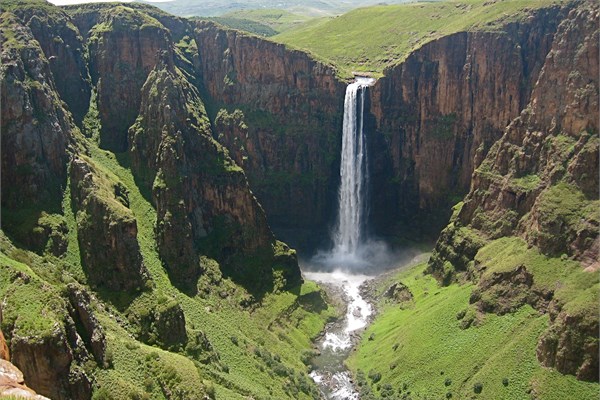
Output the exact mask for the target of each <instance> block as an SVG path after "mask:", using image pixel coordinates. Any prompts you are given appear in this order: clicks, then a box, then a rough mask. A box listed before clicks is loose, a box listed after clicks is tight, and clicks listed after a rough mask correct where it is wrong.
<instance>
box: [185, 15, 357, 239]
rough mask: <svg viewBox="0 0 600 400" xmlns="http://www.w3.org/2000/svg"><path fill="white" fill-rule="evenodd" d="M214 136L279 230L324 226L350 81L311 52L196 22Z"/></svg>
mask: <svg viewBox="0 0 600 400" xmlns="http://www.w3.org/2000/svg"><path fill="white" fill-rule="evenodd" d="M194 38H195V41H196V44H197V47H198V54H199V71H200V73H201V76H202V84H203V87H204V89H205V90H206V92H207V93H208V94H209V96H210V99H211V102H212V104H211V107H212V112H213V113H214V118H215V134H216V135H217V138H218V140H219V141H220V142H221V143H223V144H224V145H225V146H226V147H227V148H228V149H229V151H230V154H231V156H232V157H233V158H234V159H235V161H236V163H237V164H238V165H240V166H241V167H242V168H243V169H244V171H245V172H246V174H247V175H248V180H249V182H250V185H251V187H252V190H253V191H254V193H256V196H257V198H258V199H259V201H260V202H261V204H262V205H263V207H264V208H265V210H266V213H267V216H268V218H269V220H270V222H271V224H272V225H273V226H274V227H275V228H276V229H278V230H279V229H280V228H282V229H285V228H293V229H296V230H300V229H310V230H312V231H313V232H314V230H315V229H323V228H324V226H326V224H327V223H328V222H331V221H330V220H331V215H332V214H333V212H332V210H333V207H334V204H333V203H334V200H335V188H336V187H337V182H338V180H339V178H338V174H339V151H340V143H341V117H342V114H343V112H342V109H343V98H344V90H345V84H344V83H343V82H341V81H339V80H338V79H336V76H335V70H334V69H332V68H331V67H328V66H326V65H324V64H321V63H319V62H316V61H314V60H313V59H311V58H310V57H309V56H308V55H307V54H305V53H302V52H299V51H293V50H289V49H286V48H285V47H284V46H283V45H280V44H276V43H271V42H268V41H265V40H262V39H259V38H257V37H252V36H247V35H245V34H242V33H240V32H236V31H230V30H224V29H220V28H218V27H217V26H215V25H213V24H211V23H199V24H198V25H197V26H196V29H195V31H194Z"/></svg>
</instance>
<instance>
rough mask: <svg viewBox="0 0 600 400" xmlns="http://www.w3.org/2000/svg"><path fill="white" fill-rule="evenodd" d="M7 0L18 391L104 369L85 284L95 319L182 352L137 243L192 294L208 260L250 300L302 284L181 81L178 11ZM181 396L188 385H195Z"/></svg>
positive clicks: (5, 114)
mask: <svg viewBox="0 0 600 400" xmlns="http://www.w3.org/2000/svg"><path fill="white" fill-rule="evenodd" d="M8 8H9V10H10V11H4V4H3V13H2V15H1V17H0V29H1V31H2V70H1V85H2V87H1V89H2V90H1V94H2V118H1V121H2V126H1V131H2V189H3V193H2V223H3V224H2V231H0V246H1V248H2V252H0V267H1V268H0V282H1V283H2V284H1V285H0V293H1V294H2V297H3V299H4V303H3V305H6V307H7V308H9V309H10V312H7V313H6V315H5V319H4V321H2V331H3V332H4V333H5V334H6V335H7V341H8V343H9V346H10V350H11V351H10V357H11V361H12V362H13V363H14V364H15V365H16V366H17V367H18V368H19V369H20V370H21V371H23V374H24V376H25V379H26V381H27V382H28V384H29V385H31V387H32V388H34V389H35V390H36V391H37V392H38V393H40V394H42V395H45V396H48V397H50V398H52V399H59V400H60V399H75V398H76V399H89V398H91V396H92V392H93V391H94V387H93V383H94V382H93V380H94V376H95V375H94V371H95V370H96V369H98V368H107V369H109V368H111V367H112V351H108V350H107V349H109V348H111V346H113V345H114V344H115V342H114V341H112V342H111V338H110V337H109V336H108V335H106V334H105V333H104V328H103V326H102V325H101V324H100V322H99V319H98V318H96V317H95V313H96V311H97V309H96V306H92V304H93V303H94V300H93V299H94V297H93V295H91V294H89V292H88V290H93V291H96V292H98V293H100V294H101V298H102V301H104V302H106V303H104V304H108V305H110V307H113V306H114V307H115V308H116V309H118V310H114V311H112V312H111V313H108V312H107V313H106V315H109V317H107V318H113V319H114V320H116V323H114V324H113V325H111V324H108V325H109V326H111V328H110V329H115V327H118V328H117V329H126V330H128V332H129V333H127V334H126V335H124V336H126V337H130V338H133V337H135V338H136V339H139V340H142V341H144V342H147V343H150V344H152V345H159V346H161V347H163V348H165V349H168V350H174V351H183V350H182V349H183V348H184V346H186V345H187V344H188V331H187V327H186V315H185V311H184V308H182V307H181V306H180V305H179V303H177V302H176V301H175V302H167V303H166V304H164V303H163V302H162V300H163V298H166V297H165V296H164V294H163V293H162V292H161V291H160V290H159V289H157V285H156V283H155V281H154V280H153V279H151V277H150V272H149V271H148V269H147V268H146V258H147V257H148V256H149V254H150V258H151V260H153V261H151V262H152V263H153V265H154V270H153V271H152V273H153V274H159V275H160V274H161V273H163V270H162V267H161V265H160V264H161V263H162V264H163V265H164V267H165V268H166V270H167V271H168V278H170V279H171V281H172V282H173V283H175V284H176V286H177V287H178V288H180V289H185V292H186V293H187V294H190V295H192V296H193V295H194V294H195V292H196V290H197V284H198V278H199V277H200V276H201V275H202V273H203V272H205V264H206V263H207V262H209V261H207V260H210V259H209V258H208V257H210V258H212V259H215V260H217V261H218V262H219V263H220V266H219V265H218V264H217V267H215V268H216V269H219V268H220V271H219V273H222V274H223V276H224V277H226V278H232V279H233V280H235V281H236V283H238V284H239V288H242V287H247V288H248V289H247V291H245V292H244V293H251V294H253V295H255V296H256V298H259V296H262V295H264V294H265V292H267V291H269V290H273V288H274V287H275V285H276V284H277V289H278V290H281V289H284V288H285V287H291V286H296V285H298V284H300V283H301V281H302V279H301V276H300V271H299V269H298V263H297V259H296V257H295V252H294V251H293V250H291V249H289V248H288V247H287V246H285V245H283V244H282V243H280V242H277V241H276V240H275V237H274V236H273V234H272V233H271V230H270V228H269V226H268V224H267V221H266V217H265V214H264V211H263V209H262V208H261V206H260V205H259V203H258V202H257V200H256V199H255V198H254V195H253V194H252V192H251V191H250V189H249V186H248V183H247V181H246V177H245V175H244V173H243V171H242V170H241V169H240V168H239V167H238V166H237V165H236V164H235V163H234V161H232V160H231V159H230V158H229V155H228V153H227V150H226V149H224V148H223V147H222V146H221V145H220V144H218V143H217V142H216V141H215V140H214V138H213V135H212V131H211V124H210V122H209V120H208V117H207V114H206V112H205V110H204V105H203V101H202V99H201V96H200V91H199V89H198V88H197V87H196V86H195V84H196V82H197V81H198V79H196V78H195V77H194V75H195V71H194V64H193V62H197V54H196V53H193V52H186V51H184V50H181V49H180V48H179V47H177V46H175V44H174V43H173V41H172V36H171V35H172V34H173V35H175V37H176V40H181V39H182V35H183V33H185V32H188V29H189V26H190V25H189V24H188V23H187V22H184V21H181V20H179V19H177V18H168V17H166V16H165V15H163V14H160V13H156V14H152V15H155V16H157V17H159V18H160V20H161V21H163V22H165V23H166V24H167V25H168V26H169V27H170V28H169V29H167V28H166V27H165V26H164V25H163V24H162V23H161V22H160V21H159V20H158V19H155V18H154V17H152V16H151V13H146V12H144V8H143V6H135V7H133V8H129V7H124V6H121V5H117V6H115V5H110V6H95V5H93V6H89V7H84V8H83V9H82V10H79V11H77V12H74V13H73V17H71V15H70V14H67V13H65V12H63V11H62V10H59V9H58V8H56V7H53V6H50V5H47V4H45V3H44V4H41V3H40V4H38V3H36V4H31V5H30V4H28V3H24V2H20V1H18V0H15V1H12V2H9V3H8ZM13 12H14V13H13ZM86 47H87V49H86ZM86 53H88V54H89V59H88V58H87V57H86ZM90 75H91V77H90ZM77 125H79V127H78V126H77ZM80 128H81V131H82V132H83V133H84V135H82V134H81V132H80ZM98 147H102V148H104V149H107V150H109V151H108V152H105V151H104V150H100V149H99V148H98ZM111 152H114V153H118V156H114V154H112V153H111ZM99 154H100V156H99ZM105 155H108V157H110V159H111V160H114V162H115V163H116V164H112V165H111V164H110V163H109V164H107V161H106V159H104V158H103V157H104V156H105ZM117 159H118V160H117ZM121 164H122V165H121ZM107 165H109V166H107ZM115 166H117V167H118V168H122V169H123V170H124V171H126V175H125V176H126V178H125V179H124V178H123V175H119V177H117V175H116V174H115V173H113V171H111V168H114V167H115ZM127 174H129V175H127ZM132 189H133V190H134V191H135V192H136V193H137V195H138V196H139V198H138V202H143V201H149V202H150V203H151V204H152V205H153V206H154V209H152V205H150V206H149V210H147V211H145V213H147V214H150V215H156V221H151V223H150V224H152V223H153V222H155V226H156V228H155V232H154V234H155V236H154V235H153V233H152V228H150V229H147V230H146V231H145V233H144V235H143V236H142V235H138V227H139V226H140V225H145V224H146V225H147V221H145V220H144V221H143V222H142V223H140V218H141V217H143V218H146V217H147V216H146V215H145V214H144V215H143V216H140V214H139V212H140V210H139V208H138V209H137V210H135V209H134V208H135V206H136V205H134V204H131V199H130V191H131V190H132ZM142 193H143V194H142ZM145 195H147V198H146V199H144V198H143V196H145ZM137 206H138V207H139V203H138V205H137ZM154 213H155V214H154ZM5 233H6V236H4V234H5ZM13 244H16V245H18V246H20V247H14V246H13ZM144 249H145V250H144ZM155 249H156V250H155ZM27 250H34V251H35V252H37V253H38V254H39V255H36V254H35V253H30V252H28V251H27ZM155 251H156V252H155ZM5 253H6V254H10V256H5ZM15 259H19V260H21V261H22V263H21V262H16V261H14V260H15ZM203 260H204V261H203ZM210 262H211V263H214V261H212V260H210ZM215 264H216V263H215ZM41 265H44V266H45V267H43V268H42V267H40V266H41ZM211 265H212V264H211ZM30 266H31V268H30ZM46 267H47V268H46ZM34 270H35V272H34ZM40 271H41V273H40ZM213 272H214V271H213ZM38 273H40V275H38ZM154 277H155V276H152V278H154ZM223 279H225V278H223ZM275 280H277V282H275ZM163 281H164V282H163V283H161V285H162V287H165V285H170V283H169V279H163ZM73 282H77V283H73ZM165 282H166V283H165ZM282 282H283V284H282ZM231 285H233V284H231ZM286 285H287V286H286ZM234 286H235V285H234ZM167 287H169V288H170V289H169V290H171V289H173V288H172V287H171V286H167ZM235 287H236V288H238V286H235ZM56 288H61V290H58V289H56ZM173 290H175V289H173ZM238 290H240V291H244V289H238ZM239 296H240V297H241V296H242V295H239ZM245 296H247V298H246V303H244V304H245V306H248V305H250V304H251V303H252V301H251V300H248V299H251V297H250V295H248V294H245ZM102 307H104V305H102ZM241 307H242V306H239V308H241ZM188 310H189V308H188ZM187 312H189V311H187ZM113 313H114V314H118V316H117V317H115V316H114V314H113ZM106 315H105V316H106ZM123 315H127V316H131V321H128V322H126V321H124V319H123V317H122V316H123ZM40 316H43V317H40ZM36 318H37V319H36ZM101 321H102V323H103V324H106V320H104V319H103V320H101ZM104 326H105V327H106V325H104ZM121 333H122V332H121ZM201 334H202V332H201V331H199V330H195V331H194V336H193V339H194V340H197V337H201ZM194 340H192V342H193V341H194ZM204 342H205V346H204V347H206V348H210V342H209V341H208V339H206V338H204ZM111 343H112V344H111ZM195 345H197V343H196V344H195V343H191V346H192V347H193V346H195ZM130 350H131V349H130ZM200 350H201V348H198V349H196V350H195V351H196V353H199V352H201V351H200ZM215 359H217V361H218V357H216V356H215ZM146 361H148V359H146ZM186 361H189V360H186ZM148 362H149V361H148ZM190 362H191V361H190ZM173 364H175V363H171V364H168V365H169V366H171V367H172V368H175V369H177V368H179V367H178V366H177V365H176V366H175V367H173ZM162 370H163V369H161V368H159V369H157V371H158V372H156V374H158V373H159V372H162ZM194 371H195V369H194ZM109 375H110V373H109ZM175 375H177V374H175ZM127 379H131V378H127ZM131 381H133V379H131ZM123 382H124V381H123ZM178 384H179V381H177V382H175V381H173V382H168V383H166V384H164V385H165V389H164V390H166V391H170V390H173V393H175V392H174V390H175V389H173V388H171V387H169V385H171V386H173V385H178ZM138 386H140V385H138ZM177 390H180V389H177ZM128 393H129V392H128ZM169 393H170V392H169ZM177 393H179V392H177ZM189 393H190V394H189V397H190V398H192V397H193V398H200V397H202V396H201V395H200V394H201V393H202V394H204V393H205V389H204V387H203V386H202V385H197V387H196V388H195V389H193V390H191V391H189ZM127 395H129V394H127ZM124 396H125V395H124ZM170 396H171V397H170ZM172 396H175V395H174V394H169V395H168V396H167V397H168V398H172Z"/></svg>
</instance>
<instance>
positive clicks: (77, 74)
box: [12, 7, 91, 124]
mask: <svg viewBox="0 0 600 400" xmlns="http://www.w3.org/2000/svg"><path fill="white" fill-rule="evenodd" d="M12 12H14V13H15V15H17V16H18V17H19V18H20V19H21V20H22V21H23V23H24V24H25V25H26V26H27V27H28V28H29V29H31V32H32V34H33V36H34V37H35V40H37V41H38V43H39V44H40V47H41V48H42V50H43V52H44V55H45V56H46V59H47V60H48V64H49V66H50V70H51V71H52V75H53V78H54V82H55V85H56V90H57V91H58V93H59V94H60V97H61V99H62V100H64V101H65V103H67V106H68V109H69V111H70V112H71V113H72V114H73V117H74V119H75V121H76V122H77V123H78V124H80V123H81V122H82V120H83V117H84V116H85V114H86V113H87V110H88V107H89V102H90V94H91V85H90V80H89V71H88V66H87V60H86V55H85V49H84V44H83V40H82V37H81V35H80V34H79V30H78V29H77V27H76V26H75V25H73V23H72V22H71V18H70V16H69V15H67V14H66V13H65V12H64V11H63V10H61V9H60V8H58V7H56V8H50V9H48V8H41V7H16V8H14V10H12Z"/></svg>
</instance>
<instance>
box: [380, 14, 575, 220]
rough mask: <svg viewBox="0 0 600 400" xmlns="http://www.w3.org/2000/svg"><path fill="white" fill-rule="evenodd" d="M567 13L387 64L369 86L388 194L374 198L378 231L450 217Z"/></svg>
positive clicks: (463, 37) (469, 36) (455, 40)
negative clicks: (395, 224)
mask: <svg viewBox="0 0 600 400" xmlns="http://www.w3.org/2000/svg"><path fill="white" fill-rule="evenodd" d="M563 14H564V10H562V9H561V8H560V7H553V8H548V9H543V10H541V11H537V12H535V13H532V14H531V15H529V16H528V17H527V18H524V19H523V21H521V22H515V23H511V24H508V25H505V26H502V27H501V29H500V30H497V29H496V30H493V31H492V30H490V31H489V32H486V31H485V30H484V31H474V32H460V33H457V34H453V35H450V36H446V37H443V38H441V39H438V40H435V41H433V42H431V43H428V44H426V45H424V46H423V47H421V48H420V49H418V50H416V51H414V52H413V53H411V54H410V55H408V56H407V58H406V60H405V61H404V62H402V63H401V64H399V65H398V66H396V67H391V68H389V69H387V70H386V71H385V76H384V77H383V78H381V79H380V80H379V81H378V82H377V83H376V85H375V86H374V88H373V90H372V91H371V112H372V113H373V115H374V116H375V126H374V127H373V129H374V132H373V136H374V138H373V139H372V140H373V142H375V145H374V147H375V149H376V150H375V151H373V153H374V154H375V158H374V160H373V164H374V165H373V167H372V169H373V171H372V173H373V175H374V183H373V184H374V188H373V190H374V192H377V193H386V195H385V196H382V197H381V199H380V200H379V202H378V203H377V204H375V205H374V206H373V212H374V216H373V217H374V219H375V222H376V224H377V227H378V230H379V231H385V230H389V229H390V228H392V227H391V226H389V221H390V219H391V220H396V221H401V222H405V223H407V224H409V226H410V225H415V223H416V221H415V220H418V221H419V224H421V225H422V224H423V223H424V221H427V220H429V222H430V223H433V225H434V228H436V229H437V228H439V225H440V223H443V222H444V221H445V220H446V218H447V217H448V216H449V214H446V213H447V211H445V210H449V206H450V205H452V204H453V203H454V202H456V201H457V199H459V198H460V197H462V195H464V194H465V193H466V192H467V191H468V189H469V185H470V181H471V174H472V172H473V170H474V169H475V168H476V167H477V166H478V165H479V163H480V162H481V161H482V160H483V158H484V157H485V155H486V154H487V152H488V150H489V149H490V147H491V146H492V144H493V143H494V142H495V141H496V140H498V139H499V138H500V137H501V136H502V132H503V131H504V128H505V127H506V126H507V125H508V124H509V123H510V121H512V120H513V119H514V118H515V117H517V116H518V115H519V113H520V112H521V110H522V109H523V108H524V107H525V106H526V105H527V103H528V101H529V98H530V94H531V90H532V87H533V84H534V83H535V81H536V80H537V77H538V74H539V71H540V69H541V66H542V64H543V62H544V59H545V57H546V54H547V53H548V51H549V50H550V45H551V44H552V38H553V35H554V32H555V31H556V27H557V25H558V23H559V22H560V20H561V18H562V17H564V15H563ZM441 210H444V211H442V212H440V211H441ZM390 215H393V216H394V218H390ZM432 215H434V216H435V217H434V218H431V216H432ZM411 222H412V223H411ZM425 224H427V222H425Z"/></svg>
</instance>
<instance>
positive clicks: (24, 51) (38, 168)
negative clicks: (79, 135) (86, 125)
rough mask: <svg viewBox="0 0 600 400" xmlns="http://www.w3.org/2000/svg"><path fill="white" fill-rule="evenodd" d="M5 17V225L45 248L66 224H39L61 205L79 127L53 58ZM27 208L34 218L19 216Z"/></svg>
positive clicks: (29, 243) (17, 23) (22, 27)
mask: <svg viewBox="0 0 600 400" xmlns="http://www.w3.org/2000/svg"><path fill="white" fill-rule="evenodd" d="M1 19H2V25H1V26H0V29H1V32H2V35H1V36H2V69H1V74H0V75H1V76H0V77H1V85H2V86H1V90H0V92H1V95H2V125H1V126H0V130H1V131H2V210H3V212H2V216H3V218H2V219H3V229H5V230H6V231H7V232H8V233H9V234H11V235H13V236H14V237H15V238H16V239H17V240H18V241H19V242H20V243H22V244H24V245H26V246H28V247H30V248H33V249H35V250H37V251H40V250H43V249H44V247H45V245H46V242H47V241H48V239H49V238H50V236H51V235H52V232H53V229H52V228H53V226H56V227H57V229H58V230H60V229H61V228H60V225H61V223H60V222H59V221H56V220H55V221H56V222H57V224H55V225H53V226H48V225H46V227H44V226H42V225H44V224H43V223H41V225H40V229H38V230H37V231H35V230H34V227H35V226H36V225H38V219H42V218H43V217H44V215H42V211H45V212H47V213H48V214H54V213H58V212H59V210H60V199H61V190H62V189H63V188H64V186H65V183H66V178H67V169H66V165H67V161H68V153H67V148H68V147H69V145H70V143H71V141H72V138H73V129H74V128H73V124H72V121H71V118H70V115H69V114H68V112H67V111H66V110H65V109H64V108H63V106H62V105H61V103H60V101H59V97H58V94H57V91H56V86H55V83H54V79H53V75H52V72H51V69H50V66H49V63H48V59H47V58H46V56H45V55H44V52H43V51H42V49H41V48H40V46H39V44H38V42H37V41H36V40H35V39H34V37H33V35H32V33H31V30H30V29H29V28H28V27H27V26H25V25H24V24H23V23H22V21H21V20H20V19H18V18H17V17H16V16H15V15H14V14H11V13H9V12H4V13H3V14H2V15H1ZM22 208H28V209H30V211H31V212H30V213H29V214H28V218H22V217H19V215H18V209H22ZM50 225H52V224H50ZM58 233H60V232H58ZM58 247H60V245H58ZM57 252H59V250H57Z"/></svg>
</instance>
